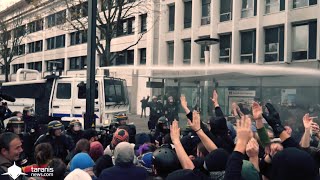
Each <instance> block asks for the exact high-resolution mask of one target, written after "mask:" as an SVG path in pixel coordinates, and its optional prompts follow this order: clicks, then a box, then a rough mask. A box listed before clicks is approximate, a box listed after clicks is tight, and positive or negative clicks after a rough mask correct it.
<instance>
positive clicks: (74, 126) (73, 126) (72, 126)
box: [69, 119, 82, 132]
mask: <svg viewBox="0 0 320 180" xmlns="http://www.w3.org/2000/svg"><path fill="white" fill-rule="evenodd" d="M81 128H82V124H81V122H80V121H79V120H78V119H73V120H72V121H71V122H70V123H69V130H71V131H74V132H78V131H80V130H81Z"/></svg>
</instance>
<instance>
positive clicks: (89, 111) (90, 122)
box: [84, 0, 97, 129]
mask: <svg viewBox="0 0 320 180" xmlns="http://www.w3.org/2000/svg"><path fill="white" fill-rule="evenodd" d="M96 16H97V0H89V1H88V46H87V84H86V113H85V119H84V128H85V129H88V128H92V126H93V127H95V122H96V121H95V115H94V99H95V66H96V63H95V62H96V24H97V22H96V18H97V17H96Z"/></svg>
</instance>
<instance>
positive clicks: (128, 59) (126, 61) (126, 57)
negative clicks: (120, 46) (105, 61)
mask: <svg viewBox="0 0 320 180" xmlns="http://www.w3.org/2000/svg"><path fill="white" fill-rule="evenodd" d="M115 54H116V56H115V59H114V60H113V62H112V64H113V65H116V66H119V65H133V62H134V50H127V51H125V52H123V53H120V52H118V53H117V52H116V53H115Z"/></svg>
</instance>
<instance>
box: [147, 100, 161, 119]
mask: <svg viewBox="0 0 320 180" xmlns="http://www.w3.org/2000/svg"><path fill="white" fill-rule="evenodd" d="M147 107H149V108H150V118H152V117H153V118H156V120H157V121H158V118H159V117H161V116H162V115H163V104H162V103H161V102H148V104H147Z"/></svg>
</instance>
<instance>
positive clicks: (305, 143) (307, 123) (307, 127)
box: [300, 114, 313, 148]
mask: <svg viewBox="0 0 320 180" xmlns="http://www.w3.org/2000/svg"><path fill="white" fill-rule="evenodd" d="M312 124H313V121H312V119H311V118H310V116H309V114H305V115H304V116H303V126H304V134H303V136H302V138H301V141H300V146H301V147H303V148H308V147H310V139H311V132H310V131H311V128H312Z"/></svg>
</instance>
